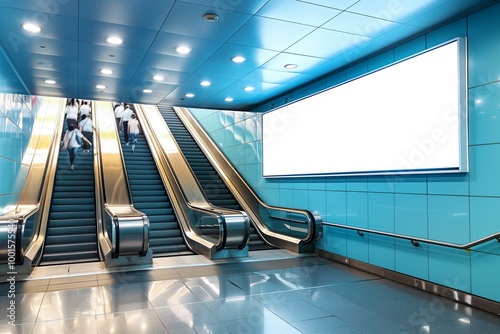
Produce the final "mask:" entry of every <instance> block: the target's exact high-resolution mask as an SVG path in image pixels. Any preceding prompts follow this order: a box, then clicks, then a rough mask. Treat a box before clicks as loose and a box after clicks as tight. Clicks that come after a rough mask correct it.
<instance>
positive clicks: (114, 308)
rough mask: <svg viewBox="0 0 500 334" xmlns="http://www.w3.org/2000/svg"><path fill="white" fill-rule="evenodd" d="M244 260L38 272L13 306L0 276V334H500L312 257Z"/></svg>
mask: <svg viewBox="0 0 500 334" xmlns="http://www.w3.org/2000/svg"><path fill="white" fill-rule="evenodd" d="M250 253H251V254H250V257H249V258H246V259H241V260H230V261H221V260H218V261H209V260H207V259H205V258H203V257H200V256H196V255H193V256H185V257H178V258H167V259H155V264H154V269H151V268H149V269H147V268H127V269H128V270H134V271H112V270H107V269H104V268H102V266H101V264H99V263H95V264H86V265H75V266H57V267H45V268H37V269H36V270H35V271H34V272H33V273H32V274H31V275H30V276H29V277H24V278H23V277H19V278H18V281H17V282H16V283H15V291H14V295H15V297H13V296H10V293H9V290H10V291H11V292H12V286H11V285H10V283H9V282H6V280H7V278H6V277H2V280H3V282H4V283H2V284H0V290H1V291H0V292H1V294H0V305H1V307H0V333H36V334H38V333H51V334H56V333H278V334H285V333H286V334H289V333H370V334H371V333H454V334H455V333H456V334H458V333H499V332H500V317H499V316H496V315H493V314H490V313H486V312H484V311H480V310H477V309H474V308H470V307H467V306H464V305H461V304H457V303H454V302H452V301H450V300H447V299H443V298H440V297H438V296H435V295H432V294H429V293H426V292H422V291H419V290H416V289H413V288H410V287H407V286H404V285H400V284H398V283H395V282H392V281H389V280H386V279H383V278H380V277H377V276H374V275H371V274H368V273H365V272H362V271H358V270H356V269H353V268H351V267H347V266H344V265H342V264H339V263H335V262H331V261H328V260H326V259H324V258H321V257H317V256H296V255H295V254H292V253H289V252H287V251H282V250H273V251H259V252H250ZM23 279H26V280H25V281H23ZM12 301H15V304H12ZM12 305H14V307H12ZM9 308H10V310H9ZM13 315H14V316H15V318H14V321H13V320H12V316H13ZM9 322H11V324H13V326H12V325H9Z"/></svg>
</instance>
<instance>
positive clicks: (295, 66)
mask: <svg viewBox="0 0 500 334" xmlns="http://www.w3.org/2000/svg"><path fill="white" fill-rule="evenodd" d="M297 66H298V65H297V64H286V65H285V66H284V67H285V68H286V69H287V70H293V69H294V68H297Z"/></svg>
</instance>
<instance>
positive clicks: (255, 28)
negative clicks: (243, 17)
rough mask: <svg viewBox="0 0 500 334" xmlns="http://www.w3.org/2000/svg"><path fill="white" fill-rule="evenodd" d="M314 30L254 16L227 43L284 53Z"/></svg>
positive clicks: (309, 27)
mask: <svg viewBox="0 0 500 334" xmlns="http://www.w3.org/2000/svg"><path fill="white" fill-rule="evenodd" d="M314 29H315V28H314V27H311V26H307V25H303V24H297V23H292V22H285V21H280V20H274V19H268V18H265V17H259V16H254V17H253V18H252V19H251V20H250V21H248V22H247V23H246V24H245V25H244V26H243V27H242V28H241V29H240V30H239V31H238V32H237V33H236V34H235V35H234V36H233V37H231V39H230V40H229V42H230V43H235V44H242V45H248V46H252V47H256V48H262V49H269V50H275V51H284V50H285V49H286V48H288V47H290V46H291V45H292V44H294V43H295V42H296V41H297V40H299V39H301V38H302V37H304V36H306V35H307V34H309V33H311V32H312V31H313V30H314ZM270 32H280V33H270ZM283 32H286V33H283Z"/></svg>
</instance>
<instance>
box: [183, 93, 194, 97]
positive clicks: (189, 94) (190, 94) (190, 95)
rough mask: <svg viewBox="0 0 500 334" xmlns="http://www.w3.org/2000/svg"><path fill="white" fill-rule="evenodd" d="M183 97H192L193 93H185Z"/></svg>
mask: <svg viewBox="0 0 500 334" xmlns="http://www.w3.org/2000/svg"><path fill="white" fill-rule="evenodd" d="M184 96H185V97H194V94H193V93H187V94H186V95H184Z"/></svg>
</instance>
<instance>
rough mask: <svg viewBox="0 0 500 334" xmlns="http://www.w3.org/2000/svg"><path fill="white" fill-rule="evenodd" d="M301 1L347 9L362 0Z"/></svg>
mask: <svg viewBox="0 0 500 334" xmlns="http://www.w3.org/2000/svg"><path fill="white" fill-rule="evenodd" d="M298 1H301V2H306V3H310V4H316V5H319V6H323V7H328V8H335V9H339V10H346V9H348V8H349V7H351V6H352V5H354V4H355V3H357V2H360V0H335V1H332V0H298Z"/></svg>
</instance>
